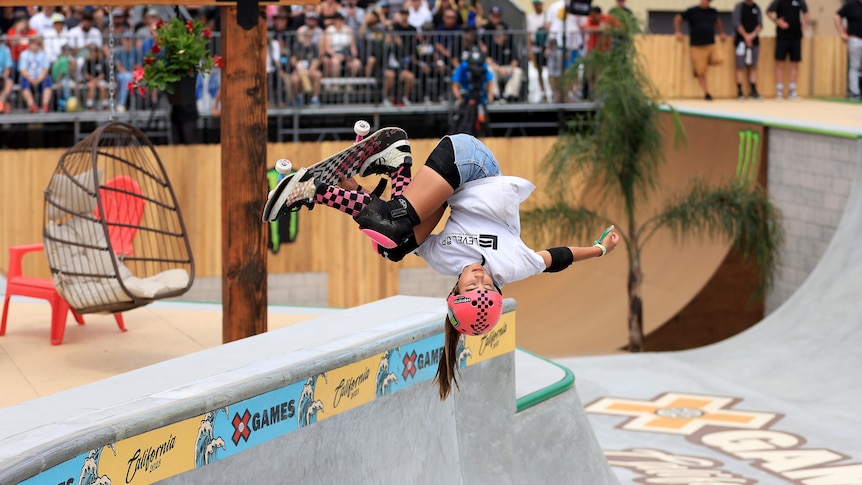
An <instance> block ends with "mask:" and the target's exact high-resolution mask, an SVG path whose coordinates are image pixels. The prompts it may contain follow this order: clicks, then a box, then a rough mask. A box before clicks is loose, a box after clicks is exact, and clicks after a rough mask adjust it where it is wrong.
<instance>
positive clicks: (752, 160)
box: [736, 128, 760, 187]
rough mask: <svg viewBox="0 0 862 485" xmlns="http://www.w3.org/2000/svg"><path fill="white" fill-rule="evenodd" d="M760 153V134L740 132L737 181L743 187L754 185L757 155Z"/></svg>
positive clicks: (748, 130) (747, 131)
mask: <svg viewBox="0 0 862 485" xmlns="http://www.w3.org/2000/svg"><path fill="white" fill-rule="evenodd" d="M759 153H760V133H758V132H756V131H754V130H752V129H750V128H749V129H745V130H739V154H738V158H737V161H736V180H737V181H739V186H740V187H743V186H745V185H748V184H753V183H754V180H755V178H756V177H757V155H758V154H759Z"/></svg>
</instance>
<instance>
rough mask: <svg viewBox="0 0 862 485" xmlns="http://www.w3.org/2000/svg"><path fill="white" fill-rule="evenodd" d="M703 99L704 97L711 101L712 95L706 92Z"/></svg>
mask: <svg viewBox="0 0 862 485" xmlns="http://www.w3.org/2000/svg"><path fill="white" fill-rule="evenodd" d="M703 99H705V100H707V101H712V95H711V94H709V93H706V96H704V97H703Z"/></svg>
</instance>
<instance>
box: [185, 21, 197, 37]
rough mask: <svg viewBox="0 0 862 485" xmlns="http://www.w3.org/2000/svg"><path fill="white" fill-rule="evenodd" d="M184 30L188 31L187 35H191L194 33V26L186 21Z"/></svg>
mask: <svg viewBox="0 0 862 485" xmlns="http://www.w3.org/2000/svg"><path fill="white" fill-rule="evenodd" d="M186 28H187V29H189V33H190V34H191V33H193V32H194V31H195V24H193V23H192V21H191V20H186Z"/></svg>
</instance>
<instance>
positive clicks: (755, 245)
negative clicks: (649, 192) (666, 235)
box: [642, 180, 784, 295]
mask: <svg viewBox="0 0 862 485" xmlns="http://www.w3.org/2000/svg"><path fill="white" fill-rule="evenodd" d="M643 227H644V229H645V231H643V236H642V241H643V242H644V243H645V242H646V241H647V240H648V239H649V238H650V237H651V236H652V234H653V233H654V232H655V231H656V230H657V229H659V228H662V227H665V228H668V229H670V230H671V232H672V233H673V235H674V236H675V237H676V238H677V239H679V240H685V239H687V238H690V237H697V236H706V237H709V238H711V239H720V240H725V241H728V242H731V243H732V244H733V247H734V249H735V250H736V251H739V253H740V254H741V255H742V256H743V258H745V259H749V260H753V261H754V262H755V264H756V265H757V267H758V268H759V269H760V287H759V288H758V294H759V295H761V294H762V293H763V292H764V291H765V290H767V289H768V288H770V287H771V286H772V283H773V276H774V273H775V270H776V269H777V266H778V254H779V250H780V248H781V245H782V243H783V241H784V231H783V229H782V225H781V213H780V212H779V211H778V209H777V208H776V207H775V206H774V205H773V204H772V201H771V200H770V199H769V196H768V194H767V193H766V192H765V191H764V190H763V188H762V187H760V186H758V185H754V184H752V185H748V186H740V185H739V183H738V182H737V181H736V180H732V181H728V182H726V183H724V184H723V185H720V186H716V187H710V186H708V185H706V184H705V183H704V182H702V181H696V182H694V184H693V185H692V187H691V189H690V190H689V191H688V192H687V193H685V194H682V195H680V196H677V197H675V198H672V199H670V200H668V201H667V203H666V205H665V207H664V208H663V209H662V211H661V212H660V213H658V214H656V215H655V216H653V217H652V218H651V219H649V220H647V221H646V222H645V223H644V226H643Z"/></svg>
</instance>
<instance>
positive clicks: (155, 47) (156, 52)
mask: <svg viewBox="0 0 862 485" xmlns="http://www.w3.org/2000/svg"><path fill="white" fill-rule="evenodd" d="M161 51H162V48H161V47H159V45H158V44H153V49H152V52H153V55H158V53H159V52H161Z"/></svg>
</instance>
